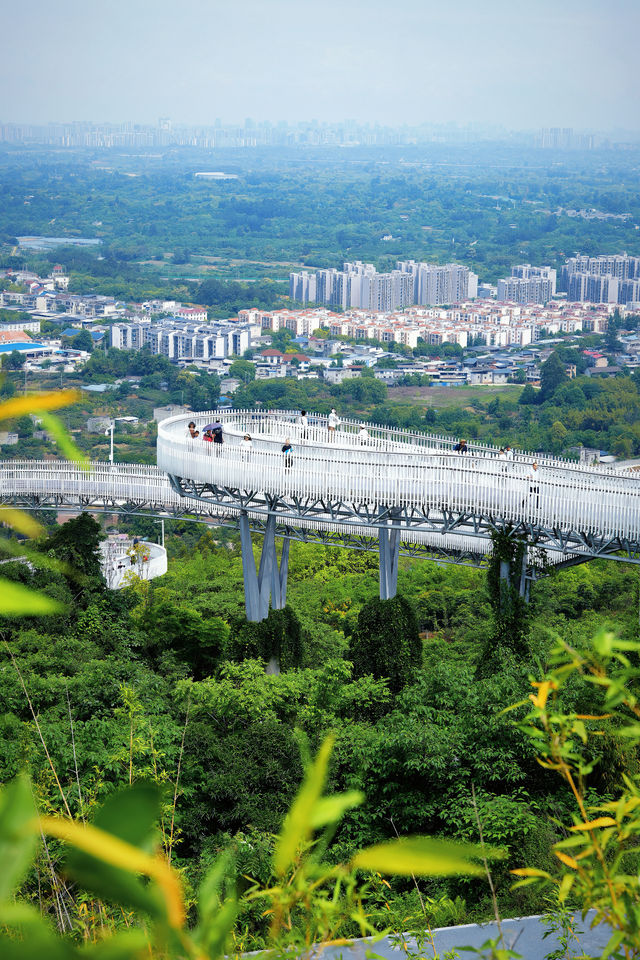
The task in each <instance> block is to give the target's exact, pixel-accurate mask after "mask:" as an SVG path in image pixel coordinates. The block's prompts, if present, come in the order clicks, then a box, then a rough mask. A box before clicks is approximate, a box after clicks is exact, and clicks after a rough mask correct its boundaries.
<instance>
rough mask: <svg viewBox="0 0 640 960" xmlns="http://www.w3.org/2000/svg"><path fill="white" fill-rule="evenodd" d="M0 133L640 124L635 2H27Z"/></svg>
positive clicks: (638, 7)
mask: <svg viewBox="0 0 640 960" xmlns="http://www.w3.org/2000/svg"><path fill="white" fill-rule="evenodd" d="M2 23H3V35H4V38H5V42H4V44H3V55H2V58H1V59H0V83H1V85H2V86H1V89H2V94H3V97H2V106H1V107H0V122H7V121H25V122H31V123H41V122H47V121H62V120H65V121H68V120H98V121H122V120H132V121H137V122H142V123H155V122H156V121H157V118H158V117H161V116H162V117H171V118H172V119H173V121H174V123H180V122H182V123H187V124H203V125H210V124H212V123H213V122H214V120H215V118H218V117H219V118H220V119H221V120H222V121H223V122H238V121H239V122H243V121H244V119H245V118H246V117H251V118H254V119H256V120H265V119H268V120H274V121H277V120H287V121H295V120H307V119H309V120H310V119H312V118H313V119H317V120H320V121H323V120H331V121H335V120H340V119H342V118H345V117H350V118H353V119H355V120H358V121H369V122H373V123H376V122H377V123H381V124H388V125H391V126H394V125H399V124H403V123H407V124H411V125H417V124H419V123H423V122H434V123H446V122H453V123H460V124H467V123H473V122H476V123H480V124H501V125H503V126H505V127H507V128H511V129H532V128H534V127H540V126H570V127H574V128H576V129H592V130H594V129H598V130H610V129H612V128H626V129H631V130H638V129H639V128H640V108H639V104H638V90H639V89H640V57H638V55H637V44H638V36H640V2H639V0H606V2H605V0H529V3H517V2H514V0H486V2H484V3H481V2H478V0H440V2H438V3H436V2H434V0H399V2H395V3H393V2H390V0H340V2H338V0H324V2H318V0H316V2H314V0H224V2H221V0H179V2H176V0H171V2H169V0H109V2H108V3H100V2H97V0H56V2H54V3H52V2H51V0H31V2H30V3H24V4H12V5H10V6H6V7H5V10H4V13H3V17H2Z"/></svg>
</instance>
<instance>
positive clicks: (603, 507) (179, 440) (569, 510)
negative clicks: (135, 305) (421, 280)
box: [158, 411, 640, 543]
mask: <svg viewBox="0 0 640 960" xmlns="http://www.w3.org/2000/svg"><path fill="white" fill-rule="evenodd" d="M190 419H195V420H196V422H197V423H199V424H200V425H205V424H206V423H208V422H210V421H212V420H220V422H222V423H223V425H224V441H225V442H224V443H223V444H213V443H207V442H204V441H203V440H201V439H197V440H192V439H191V438H190V437H189V435H188V430H187V423H188V422H189V420H190ZM318 420H319V418H315V417H314V418H313V419H312V420H311V422H310V423H309V425H308V426H307V427H306V428H304V427H302V426H300V424H298V423H296V422H295V419H294V414H292V413H289V412H287V413H285V414H280V413H278V414H275V413H256V412H255V411H230V412H228V411H225V412H224V413H219V412H213V413H208V414H199V415H198V416H197V417H184V416H180V417H173V418H171V419H169V420H165V421H163V422H162V423H161V424H160V425H159V427H158V465H159V467H161V468H162V469H163V470H166V471H167V473H171V474H173V475H176V476H179V477H183V478H188V479H190V480H193V481H195V482H197V483H209V484H211V483H213V484H216V485H218V486H226V487H231V488H239V489H241V490H253V491H259V492H264V493H269V494H272V495H274V496H275V495H278V494H280V495H283V496H285V497H287V498H292V497H298V498H301V499H307V498H311V499H315V500H325V501H326V500H336V501H340V500H341V501H346V502H350V503H356V504H361V505H365V504H366V505H368V506H369V507H370V508H375V507H376V506H377V505H385V506H398V507H405V506H406V507H409V508H411V507H414V508H416V509H418V510H424V509H433V510H438V511H441V510H444V511H454V512H457V513H469V514H471V515H478V514H481V515H483V516H487V515H489V516H493V517H495V518H499V519H501V520H504V521H506V522H511V523H514V524H517V523H521V522H524V523H526V524H532V525H535V526H538V527H544V528H547V529H555V530H559V531H569V530H570V531H573V532H576V531H577V532H583V533H584V534H585V535H586V534H589V535H597V536H601V537H624V538H628V539H630V540H631V541H633V542H636V543H637V542H640V478H639V477H638V475H637V474H631V473H629V472H615V471H613V470H610V469H608V468H606V467H598V468H589V467H586V466H583V465H579V464H573V463H571V464H570V463H568V462H562V461H558V460H554V458H552V457H545V458H539V459H538V464H539V467H538V469H537V470H534V468H533V461H534V457H533V455H528V456H527V457H524V456H522V457H520V456H519V457H518V459H517V460H515V461H504V460H501V459H498V458H497V457H496V456H495V455H494V454H493V452H490V451H488V450H487V449H482V450H476V449H475V448H472V451H471V452H470V453H468V454H467V455H460V454H456V453H453V452H451V450H450V449H446V450H444V449H442V448H437V447H434V446H429V444H428V442H427V440H428V438H422V437H420V435H416V434H410V433H407V434H404V433H402V431H387V433H386V435H382V434H381V435H379V436H373V437H372V440H371V442H365V443H361V442H360V440H359V439H358V437H357V433H356V432H355V429H356V428H358V429H359V426H360V425H359V424H358V423H356V422H350V423H349V424H348V426H349V428H350V429H349V430H347V429H340V430H339V431H336V435H335V436H330V435H329V432H328V430H327V426H326V420H324V421H321V422H318ZM342 426H344V424H343V425H342ZM367 429H369V427H367ZM245 432H248V433H250V434H251V437H252V443H253V449H251V450H250V451H245V450H243V449H242V447H241V439H242V436H243V434H244V433H245ZM399 438H402V439H399ZM286 439H289V440H290V442H291V443H292V444H293V452H292V454H291V456H287V457H285V456H284V455H283V453H282V449H281V448H282V445H283V443H284V442H285V440H286ZM419 441H422V442H419Z"/></svg>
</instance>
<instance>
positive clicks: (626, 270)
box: [560, 253, 640, 304]
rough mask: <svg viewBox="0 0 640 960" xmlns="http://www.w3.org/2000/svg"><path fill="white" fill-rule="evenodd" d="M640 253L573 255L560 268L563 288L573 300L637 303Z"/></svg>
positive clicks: (561, 286) (639, 279)
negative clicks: (635, 255)
mask: <svg viewBox="0 0 640 960" xmlns="http://www.w3.org/2000/svg"><path fill="white" fill-rule="evenodd" d="M637 281H640V257H629V256H627V254H626V253H624V254H616V255H612V256H601V257H586V256H578V257H570V258H569V259H568V260H567V261H566V262H565V264H564V266H563V267H562V270H561V271H560V288H561V289H562V290H564V291H566V293H567V296H568V299H569V300H572V301H587V302H590V303H620V304H627V303H633V302H635V301H637V300H638V286H637Z"/></svg>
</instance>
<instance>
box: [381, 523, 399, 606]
mask: <svg viewBox="0 0 640 960" xmlns="http://www.w3.org/2000/svg"><path fill="white" fill-rule="evenodd" d="M378 549H379V553H380V599H381V600H391V599H392V597H395V595H396V593H397V592H398V557H399V554H400V531H399V530H398V528H397V527H391V528H389V527H380V529H379V532H378Z"/></svg>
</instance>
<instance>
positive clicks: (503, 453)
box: [453, 439, 513, 460]
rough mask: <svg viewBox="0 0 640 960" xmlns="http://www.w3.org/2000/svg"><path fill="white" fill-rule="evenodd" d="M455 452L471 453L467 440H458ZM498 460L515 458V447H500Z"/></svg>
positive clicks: (454, 448)
mask: <svg viewBox="0 0 640 960" xmlns="http://www.w3.org/2000/svg"><path fill="white" fill-rule="evenodd" d="M453 451H454V453H469V447H468V446H467V441H466V440H464V439H460V440H458V442H457V443H456V444H455V445H454V447H453ZM498 460H513V448H512V447H510V446H509V444H507V445H506V447H500V450H499V451H498Z"/></svg>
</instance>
